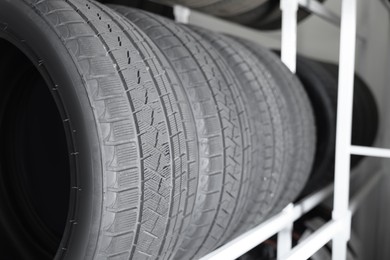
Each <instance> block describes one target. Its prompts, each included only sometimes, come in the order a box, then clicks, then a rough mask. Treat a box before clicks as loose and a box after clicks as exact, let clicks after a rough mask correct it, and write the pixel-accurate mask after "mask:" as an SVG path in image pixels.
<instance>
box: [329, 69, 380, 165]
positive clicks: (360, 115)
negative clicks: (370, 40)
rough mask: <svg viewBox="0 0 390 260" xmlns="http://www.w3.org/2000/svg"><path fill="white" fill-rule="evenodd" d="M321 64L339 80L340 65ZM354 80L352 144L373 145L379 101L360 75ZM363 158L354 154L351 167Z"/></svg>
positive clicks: (377, 126) (376, 128)
mask: <svg viewBox="0 0 390 260" xmlns="http://www.w3.org/2000/svg"><path fill="white" fill-rule="evenodd" d="M321 65H322V66H323V67H324V68H325V69H326V70H327V71H328V72H329V73H330V74H331V75H332V77H333V78H334V79H335V80H336V81H337V79H338V77H339V76H338V74H339V67H338V66H337V65H336V64H331V63H323V62H322V63H321ZM354 82H355V83H354V98H353V118H352V126H353V129H352V144H353V145H360V146H371V145H373V144H374V142H375V139H376V136H377V133H378V128H379V111H378V107H377V103H376V100H375V97H374V95H373V93H372V92H371V90H370V87H369V86H368V85H367V83H366V82H365V81H364V80H363V79H362V78H361V77H360V76H359V75H357V74H355V79H354ZM336 88H337V87H336ZM336 91H337V90H336ZM336 95H337V94H336ZM363 158H364V156H357V155H353V156H352V157H351V168H355V167H357V166H358V164H359V163H360V162H361V160H362V159H363Z"/></svg>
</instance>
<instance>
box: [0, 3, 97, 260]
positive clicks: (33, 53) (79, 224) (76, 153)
mask: <svg viewBox="0 0 390 260" xmlns="http://www.w3.org/2000/svg"><path fill="white" fill-rule="evenodd" d="M0 17H1V18H0V26H1V30H0V38H2V39H5V40H7V41H9V42H11V43H12V44H14V45H15V46H17V47H18V48H19V49H20V50H21V51H22V52H24V53H25V54H26V55H27V56H28V58H29V59H30V60H31V61H32V63H33V64H34V65H35V66H36V68H37V69H38V70H39V72H40V73H41V75H42V76H43V77H44V79H45V81H46V83H47V85H48V86H49V88H52V89H56V92H57V96H58V98H57V100H56V101H57V102H56V103H57V106H58V107H59V110H60V111H61V114H62V117H63V119H64V120H66V122H67V123H65V122H64V124H67V125H68V126H65V128H67V129H66V131H67V139H68V140H67V141H68V144H69V147H70V148H69V150H70V151H69V152H70V154H71V161H72V166H71V167H72V168H73V172H72V177H71V178H72V180H71V185H72V189H71V197H70V206H69V215H68V220H67V221H68V223H67V225H66V229H65V233H64V236H63V239H62V241H61V244H60V247H59V250H58V251H57V255H56V259H63V258H65V259H90V258H92V257H93V255H94V251H95V248H96V245H97V240H98V235H99V233H98V232H99V230H100V225H101V223H100V222H101V221H100V220H101V212H102V209H101V207H102V206H101V205H102V200H103V195H102V193H103V192H102V191H103V166H102V154H101V140H102V139H101V138H100V135H99V131H98V127H97V119H96V115H95V114H94V109H93V106H92V105H91V102H90V100H89V97H90V95H89V93H88V91H87V88H86V83H85V81H84V80H83V77H82V76H81V75H80V73H79V70H78V69H77V66H76V63H75V62H74V60H73V59H72V56H71V54H70V53H69V51H68V50H67V49H66V47H65V45H64V44H63V43H62V41H61V40H60V38H59V37H58V35H57V34H56V32H55V30H54V29H53V28H51V27H50V26H49V25H48V23H47V22H46V21H45V20H44V18H43V17H41V16H40V15H39V14H38V13H37V12H35V10H33V7H31V6H29V5H28V4H27V3H25V2H24V1H1V2H0ZM42 163H44V161H43V162H42ZM70 188H71V187H70ZM48 196H50V194H48ZM8 228H12V227H8ZM21 235H23V234H21Z"/></svg>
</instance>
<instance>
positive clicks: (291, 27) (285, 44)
mask: <svg viewBox="0 0 390 260" xmlns="http://www.w3.org/2000/svg"><path fill="white" fill-rule="evenodd" d="M298 8H299V4H298V0H281V1H280V9H281V10H282V48H281V51H282V53H281V59H282V61H283V63H284V64H285V65H286V66H287V67H288V68H289V69H290V70H291V71H292V72H293V73H295V72H296V67H297V27H298V20H297V13H298Z"/></svg>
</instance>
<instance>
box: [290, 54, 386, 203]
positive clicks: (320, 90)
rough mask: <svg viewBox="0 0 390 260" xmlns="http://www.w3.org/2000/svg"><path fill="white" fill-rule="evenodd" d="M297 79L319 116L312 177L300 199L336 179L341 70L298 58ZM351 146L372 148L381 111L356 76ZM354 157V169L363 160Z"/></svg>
mask: <svg viewBox="0 0 390 260" xmlns="http://www.w3.org/2000/svg"><path fill="white" fill-rule="evenodd" d="M297 75H298V76H299V78H300V79H301V81H302V83H303V85H304V86H305V89H306V91H307V93H308V95H309V97H310V100H311V103H312V105H313V108H314V113H315V115H316V122H317V125H318V128H317V140H318V142H317V150H316V156H315V162H314V166H313V170H312V173H311V177H310V180H309V182H308V183H307V185H306V187H305V190H304V191H303V193H302V194H301V196H304V195H308V194H309V193H311V192H313V191H315V190H318V189H320V188H322V187H325V186H326V185H327V184H329V183H331V182H332V181H333V178H334V160H335V141H336V117H337V88H338V87H337V86H338V83H337V82H338V81H337V79H338V66H336V65H334V64H329V63H321V62H318V61H314V60H310V59H308V58H305V57H302V56H300V57H298V60H297ZM353 110H354V112H353V121H352V128H353V131H352V144H356V145H363V146H371V145H372V144H373V143H374V141H375V138H376V134H377V130H378V124H379V119H378V109H377V105H376V101H375V99H374V96H373V94H372V93H371V91H370V89H369V87H368V86H367V84H366V83H364V81H362V80H361V78H360V77H359V76H357V75H355V88H354V100H353ZM362 158H363V157H361V156H352V158H351V168H354V167H356V166H357V165H358V163H359V162H360V161H361V160H362Z"/></svg>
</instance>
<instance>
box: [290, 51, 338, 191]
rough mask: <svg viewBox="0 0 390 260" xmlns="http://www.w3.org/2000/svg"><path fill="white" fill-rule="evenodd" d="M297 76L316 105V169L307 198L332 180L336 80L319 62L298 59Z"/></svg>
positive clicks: (314, 168)
mask: <svg viewBox="0 0 390 260" xmlns="http://www.w3.org/2000/svg"><path fill="white" fill-rule="evenodd" d="M297 76H298V77H299V79H300V80H301V82H302V84H303V86H304V87H305V90H306V92H307V94H308V96H309V99H310V102H311V104H312V106H313V110H314V115H315V120H316V125H317V147H316V152H315V159H314V165H313V170H312V173H311V176H310V179H309V181H308V183H307V185H306V187H305V189H304V191H303V193H302V194H304V195H307V194H309V193H311V192H313V191H315V190H317V189H319V188H320V187H323V186H324V185H326V184H327V183H330V182H331V181H332V179H333V171H334V153H335V142H336V114H337V112H336V109H337V89H336V88H337V81H336V80H335V79H334V77H332V75H331V74H330V73H329V72H328V71H327V70H326V69H325V68H324V67H323V66H322V65H321V64H319V63H318V62H315V61H313V60H310V59H307V58H305V57H302V56H298V59H297Z"/></svg>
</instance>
